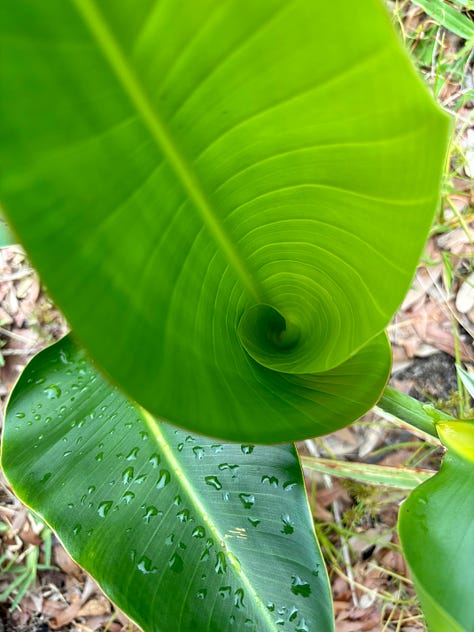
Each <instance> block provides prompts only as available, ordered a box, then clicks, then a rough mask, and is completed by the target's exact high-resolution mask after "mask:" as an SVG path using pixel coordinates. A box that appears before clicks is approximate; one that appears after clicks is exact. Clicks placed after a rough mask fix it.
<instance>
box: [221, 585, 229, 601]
mask: <svg viewBox="0 0 474 632" xmlns="http://www.w3.org/2000/svg"><path fill="white" fill-rule="evenodd" d="M231 592H232V588H231V587H230V586H221V587H220V588H219V590H218V594H219V597H222V599H227V598H228V597H229V596H230V593H231Z"/></svg>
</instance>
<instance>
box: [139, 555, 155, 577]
mask: <svg viewBox="0 0 474 632" xmlns="http://www.w3.org/2000/svg"><path fill="white" fill-rule="evenodd" d="M137 568H138V570H139V571H140V572H141V573H143V574H144V575H154V574H155V573H156V572H157V570H158V569H157V567H156V566H153V563H152V561H151V560H150V558H149V557H147V556H146V555H142V557H141V558H140V561H139V562H138V564H137Z"/></svg>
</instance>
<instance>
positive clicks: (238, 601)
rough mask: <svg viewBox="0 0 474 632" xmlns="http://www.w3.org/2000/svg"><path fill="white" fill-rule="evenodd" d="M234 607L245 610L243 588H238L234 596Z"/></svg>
mask: <svg viewBox="0 0 474 632" xmlns="http://www.w3.org/2000/svg"><path fill="white" fill-rule="evenodd" d="M234 606H235V607H236V608H245V604H244V591H243V590H242V588H237V590H236V591H235V594H234Z"/></svg>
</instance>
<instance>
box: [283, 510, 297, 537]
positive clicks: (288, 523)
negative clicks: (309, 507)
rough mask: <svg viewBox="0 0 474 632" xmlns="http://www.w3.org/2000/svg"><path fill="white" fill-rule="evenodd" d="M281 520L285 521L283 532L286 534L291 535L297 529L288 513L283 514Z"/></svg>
mask: <svg viewBox="0 0 474 632" xmlns="http://www.w3.org/2000/svg"><path fill="white" fill-rule="evenodd" d="M281 521H282V522H283V527H282V529H281V533H285V534H286V535H291V534H292V533H293V532H294V530H295V526H294V524H293V521H292V520H291V518H290V516H289V515H288V514H285V515H282V516H281Z"/></svg>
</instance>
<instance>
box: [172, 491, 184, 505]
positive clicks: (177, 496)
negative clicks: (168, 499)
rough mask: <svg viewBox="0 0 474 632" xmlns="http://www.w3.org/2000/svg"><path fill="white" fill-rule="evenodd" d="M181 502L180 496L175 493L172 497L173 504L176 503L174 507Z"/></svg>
mask: <svg viewBox="0 0 474 632" xmlns="http://www.w3.org/2000/svg"><path fill="white" fill-rule="evenodd" d="M182 504H183V501H182V500H181V496H180V495H179V494H176V496H175V497H174V498H173V505H176V507H179V506H180V505H182Z"/></svg>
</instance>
